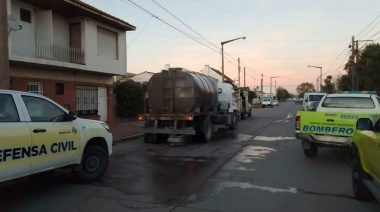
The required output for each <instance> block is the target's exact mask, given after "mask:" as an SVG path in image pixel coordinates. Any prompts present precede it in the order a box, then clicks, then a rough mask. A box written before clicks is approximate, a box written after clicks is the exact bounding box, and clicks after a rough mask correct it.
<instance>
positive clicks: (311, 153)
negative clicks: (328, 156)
mask: <svg viewBox="0 0 380 212" xmlns="http://www.w3.org/2000/svg"><path fill="white" fill-rule="evenodd" d="M303 152H304V153H305V156H306V157H308V158H315V157H316V156H317V154H318V147H317V145H315V144H310V149H303Z"/></svg>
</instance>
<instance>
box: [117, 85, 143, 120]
mask: <svg viewBox="0 0 380 212" xmlns="http://www.w3.org/2000/svg"><path fill="white" fill-rule="evenodd" d="M143 89H144V87H143V86H142V84H141V83H139V82H135V81H133V80H130V79H127V80H125V81H124V82H117V83H115V85H114V89H113V90H114V94H115V95H116V115H117V116H118V117H133V116H136V115H138V114H139V113H142V112H143V108H144V93H145V92H144V90H143Z"/></svg>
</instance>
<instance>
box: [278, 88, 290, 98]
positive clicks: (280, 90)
mask: <svg viewBox="0 0 380 212" xmlns="http://www.w3.org/2000/svg"><path fill="white" fill-rule="evenodd" d="M290 97H291V95H290V94H289V92H288V90H286V89H285V88H283V87H278V88H277V99H278V100H280V101H284V100H285V99H287V98H290Z"/></svg>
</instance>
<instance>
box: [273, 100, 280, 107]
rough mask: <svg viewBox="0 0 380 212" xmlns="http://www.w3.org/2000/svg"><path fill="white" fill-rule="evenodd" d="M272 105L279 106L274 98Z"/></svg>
mask: <svg viewBox="0 0 380 212" xmlns="http://www.w3.org/2000/svg"><path fill="white" fill-rule="evenodd" d="M272 104H273V106H279V105H280V103H279V102H278V101H277V100H276V99H275V100H273V101H272Z"/></svg>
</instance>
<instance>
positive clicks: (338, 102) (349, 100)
mask: <svg viewBox="0 0 380 212" xmlns="http://www.w3.org/2000/svg"><path fill="white" fill-rule="evenodd" d="M322 107H329V108H358V109H374V108H375V103H374V102H373V100H372V99H371V98H370V97H327V98H325V100H324V101H323V103H322Z"/></svg>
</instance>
